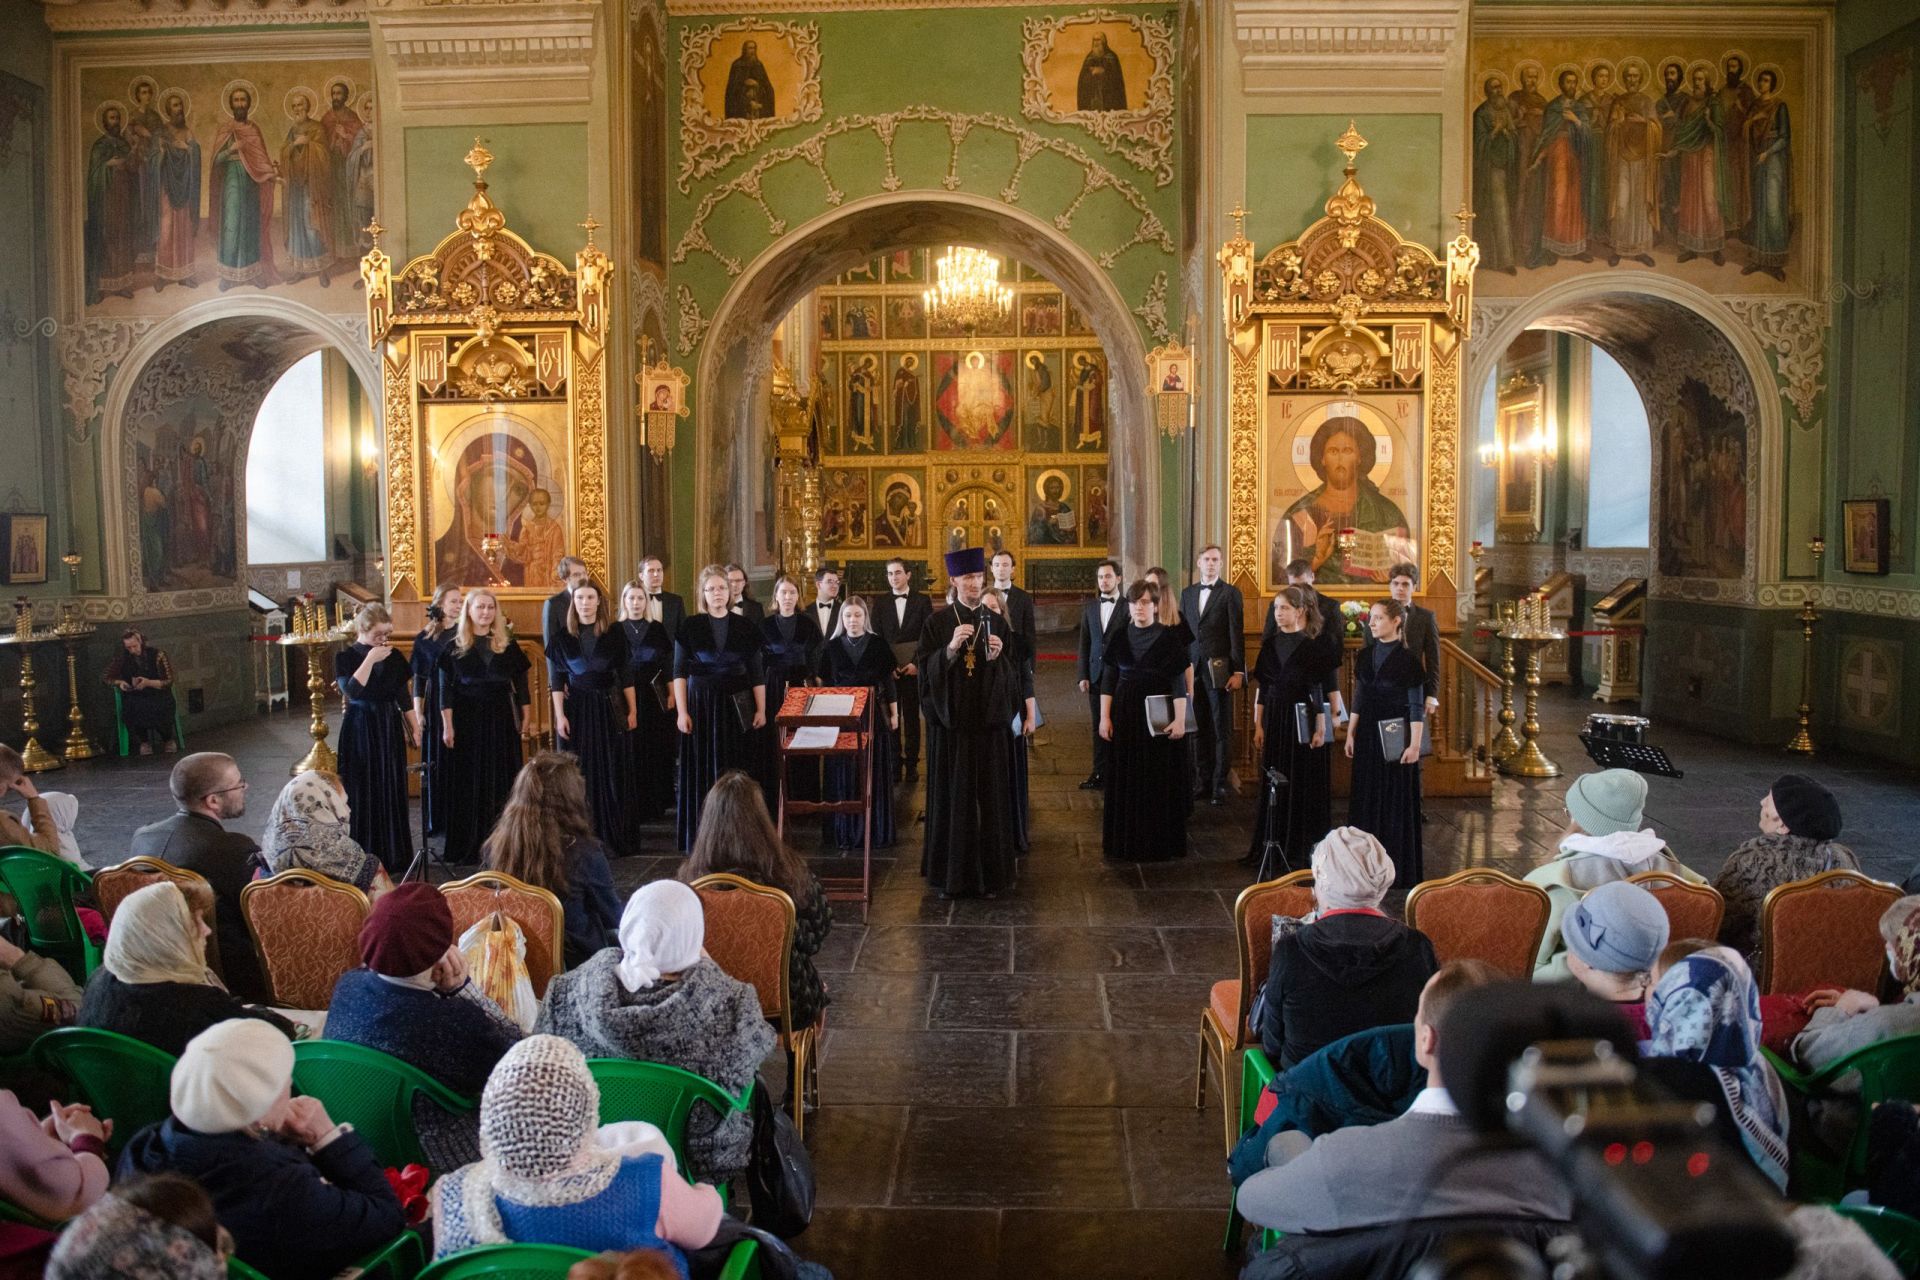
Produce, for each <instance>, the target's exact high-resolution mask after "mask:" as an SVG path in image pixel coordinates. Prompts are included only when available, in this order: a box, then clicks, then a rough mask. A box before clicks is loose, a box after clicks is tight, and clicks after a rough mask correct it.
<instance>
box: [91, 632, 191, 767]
mask: <svg viewBox="0 0 1920 1280" xmlns="http://www.w3.org/2000/svg"><path fill="white" fill-rule="evenodd" d="M106 681H107V683H108V684H110V685H112V686H113V687H114V688H116V689H118V690H119V691H120V723H121V724H123V725H125V726H126V730H127V737H128V738H129V740H131V741H132V742H136V743H138V744H139V752H140V754H141V755H143V756H150V755H152V754H153V744H154V743H155V742H159V743H162V744H163V745H164V746H165V747H166V749H167V750H168V751H169V752H171V751H173V750H174V747H175V742H174V733H175V730H176V725H175V723H174V721H175V717H176V716H177V714H178V712H177V710H176V709H175V707H174V702H173V664H172V663H171V662H168V661H167V655H166V654H164V653H162V652H161V651H160V650H158V649H156V648H154V647H153V646H152V645H149V644H148V643H147V638H146V636H144V635H143V634H141V632H140V629H139V628H138V627H128V628H127V629H126V630H125V631H123V632H121V633H120V652H119V653H116V654H114V655H113V661H112V662H109V663H108V664H107V673H106Z"/></svg>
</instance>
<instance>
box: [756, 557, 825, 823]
mask: <svg viewBox="0 0 1920 1280" xmlns="http://www.w3.org/2000/svg"><path fill="white" fill-rule="evenodd" d="M760 634H761V635H762V636H763V637H764V638H765V642H766V649H765V652H764V653H763V654H762V655H761V657H762V661H763V662H764V663H765V664H766V672H767V721H768V724H769V725H770V726H771V724H772V721H773V718H774V717H775V716H776V715H778V714H779V713H780V706H781V703H782V702H784V701H785V699H786V696H787V690H788V688H790V687H791V686H793V685H804V684H812V683H813V678H814V675H815V673H816V669H817V667H818V665H819V662H820V645H821V643H822V642H823V640H824V637H823V636H821V634H820V624H819V623H818V622H815V621H814V619H813V615H812V614H809V613H802V612H801V611H800V584H798V583H797V582H795V581H794V580H793V579H792V578H789V577H788V576H787V575H786V574H784V573H783V574H781V575H780V576H779V577H778V578H776V579H774V583H773V610H772V612H770V613H768V614H767V616H766V617H764V618H762V619H761V620H760ZM777 733H778V730H776V729H774V728H771V727H769V728H768V730H767V732H766V733H765V734H763V735H762V738H763V745H764V748H765V750H766V753H767V763H766V767H765V772H764V773H763V774H762V778H763V781H764V783H765V786H766V792H765V795H766V800H767V812H768V813H770V814H773V815H774V816H775V817H776V818H777V817H778V816H779V812H780V775H779V772H778V768H779V763H780V762H779V760H778V758H777V756H778V754H779V750H780V743H779V741H778V739H777V737H776V734H777ZM787 794H788V795H790V796H792V797H793V798H794V799H795V800H814V799H817V798H818V797H819V795H820V766H819V764H818V762H816V761H814V760H813V759H811V758H810V757H806V756H802V757H800V758H799V759H796V760H794V761H793V762H791V763H790V764H789V765H788V766H787Z"/></svg>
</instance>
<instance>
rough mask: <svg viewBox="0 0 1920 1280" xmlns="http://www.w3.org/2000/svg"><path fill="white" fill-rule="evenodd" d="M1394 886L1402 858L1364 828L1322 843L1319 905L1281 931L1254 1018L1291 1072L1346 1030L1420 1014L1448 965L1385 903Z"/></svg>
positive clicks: (1316, 889)
mask: <svg viewBox="0 0 1920 1280" xmlns="http://www.w3.org/2000/svg"><path fill="white" fill-rule="evenodd" d="M1392 887H1393V860H1392V859H1390V858H1389V857H1387V851H1386V850H1385V849H1384V848H1382V847H1381V845H1380V842H1379V841H1378V840H1376V839H1374V838H1373V837H1372V836H1370V835H1368V834H1367V833H1366V832H1364V831H1362V830H1360V829H1359V828H1358V827H1336V828H1334V829H1333V830H1332V831H1330V832H1329V833H1327V836H1326V838H1325V839H1323V840H1321V841H1320V843H1319V844H1318V845H1316V846H1315V847H1314V850H1313V898H1314V903H1315V905H1316V907H1317V910H1316V911H1315V913H1314V914H1313V915H1312V916H1310V917H1309V918H1308V922H1307V923H1306V924H1303V925H1301V926H1300V927H1298V928H1289V929H1286V930H1285V931H1283V932H1282V933H1281V935H1280V936H1279V937H1278V938H1277V939H1275V941H1274V944H1273V963H1272V966H1271V967H1270V968H1269V969H1268V971H1267V985H1266V987H1265V988H1264V990H1263V992H1262V995H1261V1001H1262V1007H1261V1009H1260V1010H1259V1011H1258V1014H1257V1016H1256V1017H1255V1018H1254V1026H1255V1028H1256V1029H1257V1030H1258V1031H1259V1033H1260V1043H1261V1045H1262V1046H1263V1047H1265V1049H1266V1051H1267V1056H1268V1057H1270V1058H1272V1059H1273V1060H1274V1063H1275V1064H1276V1065H1277V1066H1279V1067H1280V1068H1281V1069H1282V1070H1285V1069H1287V1068H1289V1067H1292V1066H1294V1065H1295V1064H1296V1063H1298V1062H1300V1061H1301V1060H1302V1059H1304V1058H1305V1057H1306V1056H1307V1055H1308V1054H1310V1053H1312V1052H1314V1051H1315V1050H1316V1049H1319V1048H1322V1047H1323V1046H1325V1045H1328V1044H1331V1043H1333V1042H1334V1041H1335V1040H1338V1039H1340V1037H1342V1036H1348V1035H1352V1034H1353V1033H1354V1032H1356V1031H1365V1030H1367V1029H1368V1028H1369V1027H1378V1026H1384V1025H1386V1024H1388V1023H1394V1022H1409V1021H1411V1020H1412V1019H1413V1011H1414V1007H1415V1006H1416V1005H1418V1004H1419V1003H1420V988H1421V987H1422V985H1424V984H1425V982H1426V981H1427V979H1428V978H1431V977H1432V976H1433V971H1434V970H1435V969H1436V968H1437V967H1438V965H1437V964H1436V963H1435V960H1434V955H1433V943H1431V942H1429V941H1428V940H1427V936H1426V935H1425V934H1423V933H1421V932H1419V931H1418V930H1416V929H1409V928H1408V927H1407V926H1406V925H1404V924H1401V923H1400V922H1399V921H1398V920H1394V919H1392V918H1390V917H1389V916H1387V915H1386V914H1385V913H1384V912H1382V911H1381V910H1380V901H1381V899H1383V898H1385V897H1386V896H1387V890H1389V889H1391V888H1392Z"/></svg>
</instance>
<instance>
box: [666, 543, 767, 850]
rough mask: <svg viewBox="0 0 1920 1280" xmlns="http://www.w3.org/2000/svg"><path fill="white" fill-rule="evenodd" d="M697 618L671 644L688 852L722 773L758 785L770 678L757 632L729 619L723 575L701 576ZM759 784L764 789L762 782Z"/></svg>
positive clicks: (678, 816) (682, 834)
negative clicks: (743, 776) (736, 773)
mask: <svg viewBox="0 0 1920 1280" xmlns="http://www.w3.org/2000/svg"><path fill="white" fill-rule="evenodd" d="M696 595H697V596H698V598H699V601H700V612H698V613H696V614H694V615H693V616H692V617H690V618H688V619H687V620H686V622H684V623H683V624H681V627H680V634H679V635H678V636H677V637H675V639H674V644H673V704H674V707H675V709H676V710H675V714H676V716H677V723H678V724H679V727H680V797H679V804H678V805H677V806H676V808H675V815H674V816H675V822H674V836H675V839H676V841H677V847H678V848H679V849H680V851H681V852H682V853H684V852H686V851H687V850H688V849H691V848H692V847H693V837H694V835H695V833H697V832H698V831H699V829H700V808H701V806H702V805H703V804H705V803H706V799H707V790H708V788H710V787H712V786H713V784H714V782H715V781H716V780H718V778H719V777H720V775H721V774H723V773H725V772H726V771H727V770H729V769H739V770H741V771H742V772H744V773H746V774H748V775H750V776H751V777H753V778H754V779H756V780H760V779H761V778H762V767H763V765H764V763H765V753H764V752H763V751H761V750H760V749H759V747H758V739H757V736H756V735H758V734H759V733H760V732H761V731H763V730H764V729H765V728H766V724H767V676H766V670H765V667H764V665H763V664H762V661H761V657H760V650H761V635H760V628H759V627H758V626H757V625H755V624H754V623H751V622H748V621H747V620H746V619H745V618H743V617H742V616H741V615H739V614H737V613H730V612H728V606H729V605H730V604H731V603H732V592H731V591H730V590H729V588H728V586H727V571H726V570H725V569H724V568H722V567H721V566H719V565H717V564H710V565H708V566H707V567H706V568H704V569H702V570H701V571H700V585H699V590H698V591H697V592H696ZM763 785H764V782H763Z"/></svg>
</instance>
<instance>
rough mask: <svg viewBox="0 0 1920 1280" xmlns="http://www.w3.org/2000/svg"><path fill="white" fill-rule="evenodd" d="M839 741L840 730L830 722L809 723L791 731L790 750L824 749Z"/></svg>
mask: <svg viewBox="0 0 1920 1280" xmlns="http://www.w3.org/2000/svg"><path fill="white" fill-rule="evenodd" d="M838 741H840V731H839V730H838V729H836V728H834V727H833V726H832V725H830V724H810V725H804V726H802V727H801V728H798V729H795V730H794V731H793V742H792V743H791V744H790V745H789V746H788V748H787V749H788V750H790V751H824V750H826V749H827V748H828V747H831V746H832V745H833V744H834V743H836V742H838Z"/></svg>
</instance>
